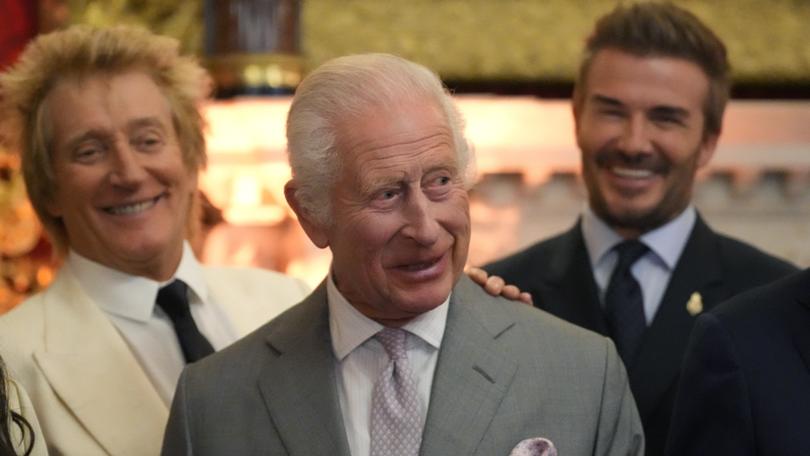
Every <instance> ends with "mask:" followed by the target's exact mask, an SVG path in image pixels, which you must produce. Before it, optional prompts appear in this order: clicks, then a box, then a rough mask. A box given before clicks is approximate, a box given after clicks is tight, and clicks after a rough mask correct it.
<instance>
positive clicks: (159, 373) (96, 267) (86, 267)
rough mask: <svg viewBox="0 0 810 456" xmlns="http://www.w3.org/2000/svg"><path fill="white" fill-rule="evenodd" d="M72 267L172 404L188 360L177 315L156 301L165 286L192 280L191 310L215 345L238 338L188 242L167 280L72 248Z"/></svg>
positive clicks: (91, 296) (69, 260)
mask: <svg viewBox="0 0 810 456" xmlns="http://www.w3.org/2000/svg"><path fill="white" fill-rule="evenodd" d="M66 266H67V267H69V268H71V272H73V274H74V275H75V276H76V278H77V279H78V281H79V286H81V288H82V291H84V292H85V293H86V294H87V296H89V297H90V299H91V300H93V301H94V302H96V303H97V304H98V305H99V307H100V308H101V310H102V311H103V312H104V313H105V314H106V315H107V316H108V317H109V318H110V320H111V321H112V322H113V324H114V325H115V327H116V328H117V329H118V332H119V333H121V336H123V338H124V340H125V341H126V342H127V344H128V345H129V348H130V349H131V350H132V353H133V354H134V355H135V358H136V359H137V360H138V362H139V363H140V365H141V367H143V369H144V371H145V372H146V375H147V376H148V377H149V379H150V380H151V381H152V384H153V385H154V386H155V389H156V390H157V392H158V394H159V395H160V397H161V398H162V399H163V400H164V401H165V402H166V404H167V405H168V404H171V401H172V396H174V390H175V387H176V386H177V380H178V379H179V378H180V372H181V371H182V370H183V367H184V366H185V364H186V363H185V359H184V358H183V351H182V349H181V348H180V343H179V342H178V340H177V334H176V333H175V331H174V327H173V326H172V322H171V320H170V319H169V317H168V316H167V315H166V314H165V313H164V312H163V309H161V308H160V307H158V306H156V305H155V299H156V298H157V293H158V289H159V288H160V287H161V286H162V285H165V284H167V283H169V282H171V281H172V280H174V279H180V280H182V281H183V282H185V283H186V285H188V288H189V295H188V296H189V305H190V307H191V314H192V316H193V317H194V321H195V323H196V324H197V327H198V328H199V329H200V332H202V333H203V335H205V337H206V338H207V339H208V341H209V342H211V345H212V346H213V347H214V349H215V350H220V349H222V348H224V347H226V346H228V345H230V344H231V343H233V342H234V341H236V339H237V338H238V335H237V333H236V330H235V329H234V328H233V325H232V324H231V322H230V319H229V318H228V316H227V314H226V313H225V312H224V311H223V309H222V307H221V306H220V305H219V304H218V303H216V302H213V300H212V299H211V296H209V294H208V286H207V285H206V283H205V279H204V277H203V271H202V266H201V265H200V263H199V262H197V259H196V258H195V257H194V253H193V252H192V251H191V247H190V246H189V245H188V243H186V244H184V246H183V257H182V259H181V260H180V265H179V266H178V268H177V271H176V272H175V274H174V277H173V278H172V279H170V280H169V281H167V282H163V283H160V282H156V281H154V280H152V279H148V278H145V277H140V276H132V275H129V274H126V273H123V272H121V271H118V270H115V269H111V268H108V267H106V266H104V265H101V264H99V263H96V262H93V261H91V260H88V259H87V258H84V257H82V256H81V255H79V254H78V253H76V252H74V251H72V250H71V251H70V252H69V254H68V257H67V260H66Z"/></svg>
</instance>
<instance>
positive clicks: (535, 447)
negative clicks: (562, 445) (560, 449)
mask: <svg viewBox="0 0 810 456" xmlns="http://www.w3.org/2000/svg"><path fill="white" fill-rule="evenodd" d="M509 456H557V449H556V448H554V444H553V443H551V440H549V439H544V438H542V437H535V438H533V439H526V440H522V441H521V442H520V443H518V444H517V446H516V447H514V448H512V452H511V453H509Z"/></svg>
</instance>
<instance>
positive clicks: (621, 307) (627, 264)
mask: <svg viewBox="0 0 810 456" xmlns="http://www.w3.org/2000/svg"><path fill="white" fill-rule="evenodd" d="M613 249H614V250H616V252H617V253H618V254H619V260H618V261H617V262H616V267H615V268H614V269H613V274H612V275H611V276H610V283H609V284H608V287H607V291H606V292H605V313H606V316H607V322H608V327H609V328H610V334H611V336H612V337H613V341H614V342H615V343H616V348H617V349H618V351H619V355H620V356H621V357H622V360H624V364H625V366H627V367H628V369H629V368H630V366H631V365H632V364H633V360H634V359H635V356H636V353H637V352H638V347H639V345H640V344H641V338H642V336H643V335H644V330H646V329H647V321H646V320H645V318H644V298H643V296H642V294H641V286H639V284H638V281H637V280H636V278H635V277H633V274H631V273H630V268H631V267H632V266H633V263H635V262H636V261H637V260H638V259H639V258H641V257H642V256H643V255H644V254H645V253H647V250H648V248H647V246H646V245H644V244H643V243H642V242H641V241H637V240H629V241H624V242H622V243H620V244H618V245H617V246H616V247H614V248H613Z"/></svg>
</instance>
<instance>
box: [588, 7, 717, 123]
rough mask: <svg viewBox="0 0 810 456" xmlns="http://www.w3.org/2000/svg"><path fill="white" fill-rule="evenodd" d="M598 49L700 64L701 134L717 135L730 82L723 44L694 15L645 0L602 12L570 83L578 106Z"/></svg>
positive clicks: (681, 9)
mask: <svg viewBox="0 0 810 456" xmlns="http://www.w3.org/2000/svg"><path fill="white" fill-rule="evenodd" d="M603 49H616V50H619V51H623V52H627V53H629V54H633V55H636V56H640V57H646V56H659V57H675V58H680V59H684V60H688V61H689V62H692V63H694V64H696V65H697V66H698V67H700V68H701V69H702V70H703V72H704V73H705V74H706V76H707V77H708V78H709V93H708V96H707V97H706V100H705V102H704V105H703V114H704V117H705V122H704V134H707V133H708V134H719V133H720V130H721V129H722V126H723V112H724V111H725V108H726V102H728V97H729V91H730V87H731V79H730V66H729V63H728V57H727V55H726V46H725V45H724V44H723V42H722V41H721V40H720V38H719V37H718V36H717V35H716V34H715V33H714V32H713V31H712V30H711V29H709V27H707V26H706V25H705V24H704V23H703V22H701V20H700V19H698V18H697V17H696V16H695V15H694V14H692V13H690V12H689V11H687V10H685V9H683V8H680V7H677V6H675V5H673V4H671V3H668V2H666V3H658V2H645V3H635V4H632V5H629V6H625V5H619V6H617V7H616V8H614V9H613V11H611V12H610V13H608V14H606V15H604V16H602V17H601V18H600V19H599V20H598V21H597V22H596V26H595V27H594V29H593V32H592V33H591V35H590V36H589V37H588V39H587V40H586V42H585V53H584V55H583V58H582V62H581V64H580V67H579V75H578V77H577V81H576V83H575V85H574V105H575V107H576V108H577V110H579V108H580V107H581V106H582V103H583V102H584V99H583V97H584V96H585V94H584V93H583V89H584V85H585V82H586V78H587V77H588V70H589V69H590V66H591V63H592V62H593V58H594V56H595V55H596V54H597V53H598V52H599V51H601V50H603Z"/></svg>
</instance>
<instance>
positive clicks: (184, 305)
mask: <svg viewBox="0 0 810 456" xmlns="http://www.w3.org/2000/svg"><path fill="white" fill-rule="evenodd" d="M187 289H188V287H187V286H186V284H185V283H183V281H182V280H175V281H174V282H172V283H170V284H168V285H166V286H165V287H163V288H161V289H160V290H159V291H158V295H157V305H158V306H160V308H161V309H163V311H164V312H166V315H168V316H169V318H170V319H171V320H172V325H173V326H174V331H175V332H176V333H177V340H179V341H180V348H182V349H183V356H184V357H185V358H186V362H187V363H193V362H194V361H197V360H198V359H201V358H204V357H206V356H208V355H210V354H211V353H214V347H212V346H211V343H210V342H208V339H206V338H205V336H203V335H202V333H201V332H200V330H199V329H198V328H197V325H196V324H195V323H194V318H193V317H192V316H191V308H190V307H189V305H188V296H187V293H186V290H187Z"/></svg>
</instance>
